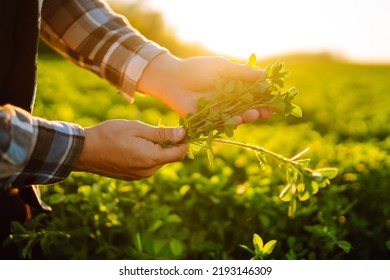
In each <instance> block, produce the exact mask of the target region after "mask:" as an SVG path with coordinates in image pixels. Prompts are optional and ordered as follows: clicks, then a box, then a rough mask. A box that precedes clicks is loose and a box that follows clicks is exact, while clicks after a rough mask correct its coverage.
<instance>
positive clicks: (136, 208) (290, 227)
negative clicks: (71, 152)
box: [15, 55, 390, 259]
mask: <svg viewBox="0 0 390 280" xmlns="http://www.w3.org/2000/svg"><path fill="white" fill-rule="evenodd" d="M282 61H283V62H285V64H286V66H287V68H288V69H289V70H291V72H292V75H291V76H290V77H289V78H288V79H287V83H288V85H289V86H295V87H297V88H298V89H299V91H300V93H299V95H298V96H297V97H296V99H295V101H296V102H295V103H297V104H298V105H299V106H301V107H302V109H303V118H301V119H296V118H294V117H291V118H290V117H289V118H288V119H286V120H284V121H281V120H276V119H271V120H268V121H261V122H258V123H254V124H247V125H243V126H240V127H239V129H238V131H237V133H236V134H235V136H234V138H233V139H234V140H237V141H242V142H246V143H250V144H256V145H260V146H263V147H265V148H267V149H270V150H272V151H274V152H277V153H280V154H283V155H285V156H293V155H294V154H296V153H297V152H300V151H301V150H303V149H305V148H307V147H310V151H309V153H308V157H310V158H311V160H312V161H311V163H310V166H311V167H313V168H317V167H325V166H333V167H337V168H339V174H338V176H337V177H336V178H335V179H333V180H332V184H331V185H330V186H328V187H327V188H325V189H321V190H320V191H319V192H318V193H317V194H316V195H315V196H313V197H311V198H310V199H309V200H307V201H302V202H299V203H298V207H297V213H296V217H295V218H294V219H291V218H289V217H288V215H287V211H288V210H287V209H288V203H285V202H283V201H281V200H280V198H279V193H280V191H281V190H282V189H283V187H284V174H283V173H282V172H281V171H280V169H278V166H277V165H276V164H273V162H272V160H270V161H269V165H267V167H266V168H265V169H264V170H262V169H260V167H259V165H258V161H257V160H256V158H255V157H254V156H253V153H250V152H248V153H246V152H243V151H242V150H239V149H236V148H232V147H226V146H221V145H216V146H215V154H216V157H215V159H214V165H213V166H209V165H208V160H207V155H206V154H205V153H204V152H202V151H200V152H198V153H197V154H196V155H195V159H193V160H191V159H186V160H185V161H184V162H181V163H175V164H170V165H167V166H165V167H163V168H162V169H161V170H160V171H159V172H158V173H157V174H156V175H155V176H153V177H151V178H149V179H146V180H141V181H137V182H124V181H117V180H111V179H107V178H104V177H100V176H96V175H91V174H83V173H74V174H72V175H71V176H70V177H69V178H68V179H67V180H66V181H64V182H62V183H60V184H56V185H52V186H44V187H42V188H41V189H42V192H43V197H44V200H45V201H46V202H47V203H48V204H50V205H51V206H52V207H53V213H52V214H51V215H50V216H46V215H42V216H39V217H38V218H37V219H36V220H34V221H33V222H32V223H30V224H29V225H27V226H26V227H27V230H28V237H27V238H21V239H20V240H19V245H20V246H21V250H22V251H21V255H22V256H25V257H29V256H30V255H29V252H31V250H30V249H31V248H33V250H32V252H33V254H32V255H31V256H32V257H34V252H35V251H39V250H40V249H39V248H41V250H43V253H44V255H45V256H46V258H60V259H145V258H146V259H250V258H251V257H253V256H252V255H251V254H250V253H249V252H247V251H245V250H244V249H243V248H241V247H240V245H246V246H248V247H250V248H253V244H252V237H253V234H254V233H256V234H258V235H260V236H261V237H262V238H263V240H264V241H265V242H267V241H269V240H276V241H277V244H276V247H275V249H274V251H273V253H272V254H270V255H269V256H268V257H267V258H269V259H389V258H390V204H389V201H390V155H389V150H390V136H389V132H390V79H389V77H390V66H388V65H358V64H351V63H347V62H342V61H337V60H333V59H331V58H330V57H327V56H291V57H286V58H284V59H282ZM268 62H269V63H272V62H274V61H272V60H269V61H263V62H261V61H260V64H259V66H261V67H265V66H266V65H267V64H268ZM38 81H39V87H38V94H37V100H36V104H35V109H34V114H35V115H36V116H41V117H45V118H49V119H55V120H62V121H69V122H75V123H78V124H81V125H83V126H90V125H93V124H97V123H98V122H101V121H104V120H107V119H113V118H121V119H137V120H141V121H143V122H146V123H148V124H151V125H158V124H159V123H161V124H164V125H177V124H178V120H179V118H178V116H177V115H176V114H175V113H173V112H171V111H170V110H169V109H168V108H167V107H165V106H164V105H162V104H161V103H158V102H157V101H155V100H153V99H151V98H149V97H147V96H144V95H141V94H137V95H136V101H135V103H134V104H129V103H127V101H125V100H124V99H123V98H122V97H121V96H120V95H119V94H117V92H116V90H115V89H114V88H113V87H111V86H110V85H109V84H108V83H107V82H105V81H104V80H101V79H100V78H98V77H96V76H95V75H94V74H92V73H89V72H87V71H86V70H83V69H80V68H78V67H76V66H74V65H72V64H71V63H70V62H68V61H66V60H64V59H61V58H59V57H57V56H50V55H46V56H43V57H41V60H40V61H39V79H38ZM42 225H43V227H42ZM21 231H22V230H21V229H17V228H16V229H15V233H16V235H15V236H17V234H18V233H20V232H21ZM23 249H24V250H23Z"/></svg>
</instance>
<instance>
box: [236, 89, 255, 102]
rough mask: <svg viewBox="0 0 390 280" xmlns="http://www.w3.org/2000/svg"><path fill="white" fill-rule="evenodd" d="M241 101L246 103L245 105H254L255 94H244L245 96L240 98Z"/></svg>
mask: <svg viewBox="0 0 390 280" xmlns="http://www.w3.org/2000/svg"><path fill="white" fill-rule="evenodd" d="M239 99H240V101H242V102H245V103H249V104H250V103H252V102H253V99H254V98H253V94H251V93H249V92H247V93H244V94H243V95H241V96H240V97H239Z"/></svg>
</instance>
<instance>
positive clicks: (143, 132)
mask: <svg viewBox="0 0 390 280" xmlns="http://www.w3.org/2000/svg"><path fill="white" fill-rule="evenodd" d="M140 124H141V125H142V127H141V128H140V129H139V130H138V133H137V134H138V136H140V137H142V138H144V139H146V140H148V141H150V142H153V143H156V144H158V143H180V142H182V141H183V140H184V139H185V137H186V131H185V129H184V128H179V127H178V128H173V127H156V126H151V125H145V124H143V123H140Z"/></svg>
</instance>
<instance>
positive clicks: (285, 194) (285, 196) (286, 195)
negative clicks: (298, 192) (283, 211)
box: [279, 184, 292, 202]
mask: <svg viewBox="0 0 390 280" xmlns="http://www.w3.org/2000/svg"><path fill="white" fill-rule="evenodd" d="M290 188H291V185H290V184H288V185H287V186H286V187H285V188H284V189H283V190H282V191H281V192H280V194H279V198H280V200H282V201H284V202H288V201H290V200H291V197H292V195H291V190H290Z"/></svg>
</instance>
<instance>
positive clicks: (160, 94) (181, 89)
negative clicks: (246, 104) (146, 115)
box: [137, 53, 272, 123]
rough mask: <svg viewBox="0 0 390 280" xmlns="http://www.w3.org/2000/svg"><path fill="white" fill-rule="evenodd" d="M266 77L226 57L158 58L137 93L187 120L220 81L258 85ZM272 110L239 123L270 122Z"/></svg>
mask: <svg viewBox="0 0 390 280" xmlns="http://www.w3.org/2000/svg"><path fill="white" fill-rule="evenodd" d="M263 74H264V72H263V71H261V70H254V69H252V68H250V67H247V66H245V65H239V64H236V63H233V62H230V61H228V60H227V59H225V58H223V57H212V56H210V57H193V58H189V59H185V60H181V59H178V58H176V57H174V56H172V55H170V54H168V53H164V54H161V55H159V56H158V57H156V58H155V59H154V60H153V61H152V62H151V63H150V65H148V67H147V68H146V69H145V71H144V73H143V75H142V77H141V79H140V81H139V83H138V88H137V89H138V90H139V91H140V92H144V93H147V94H149V95H151V96H154V97H156V98H158V99H160V100H161V101H162V102H164V103H165V104H167V105H168V106H169V107H171V108H172V109H173V110H174V111H176V112H177V113H178V114H180V115H181V116H182V117H185V116H186V115H187V114H188V113H195V112H196V109H197V100H198V99H199V98H201V97H204V98H206V99H207V98H208V97H210V96H211V94H212V92H213V91H214V90H215V87H214V82H215V81H216V80H218V79H240V80H243V81H248V82H251V81H253V82H254V81H256V80H257V79H259V78H260V77H261V76H262V75H263ZM271 115H272V111H271V109H269V108H262V109H260V110H249V111H247V112H245V113H244V114H243V115H241V116H238V119H239V122H241V123H245V122H253V121H256V120H257V119H259V118H270V117H271Z"/></svg>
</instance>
